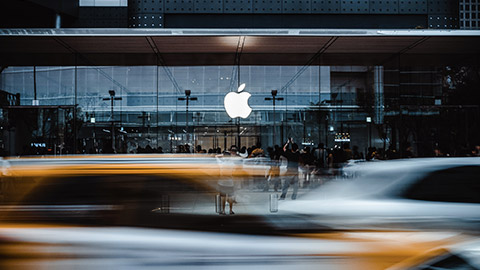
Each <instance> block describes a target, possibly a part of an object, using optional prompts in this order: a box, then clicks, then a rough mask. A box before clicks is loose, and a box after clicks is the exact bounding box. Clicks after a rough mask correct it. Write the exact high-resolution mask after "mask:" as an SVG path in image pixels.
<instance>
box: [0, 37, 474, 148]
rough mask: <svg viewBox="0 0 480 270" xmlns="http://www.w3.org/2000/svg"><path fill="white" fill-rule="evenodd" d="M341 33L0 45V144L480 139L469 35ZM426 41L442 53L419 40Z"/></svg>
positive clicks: (432, 144) (460, 143) (432, 143)
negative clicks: (29, 47) (146, 45)
mask: <svg viewBox="0 0 480 270" xmlns="http://www.w3.org/2000/svg"><path fill="white" fill-rule="evenodd" d="M340 32H341V31H340ZM340 32H339V34H338V33H337V34H336V35H335V36H328V37H321V38H320V37H318V36H316V37H314V38H312V39H309V40H308V42H305V43H302V44H300V43H295V40H294V39H292V38H291V37H290V40H288V38H285V37H283V38H281V39H275V40H268V39H267V38H265V39H264V40H262V39H263V37H249V36H247V37H246V40H245V37H243V39H244V44H241V45H242V47H239V44H240V42H239V41H238V40H239V38H238V36H232V37H231V39H232V41H231V43H232V44H226V43H228V40H227V41H226V43H225V44H223V43H221V42H219V41H218V40H216V41H215V42H214V44H215V45H212V46H211V47H210V48H200V47H201V46H199V45H198V44H196V45H195V46H193V45H190V47H188V48H187V45H185V44H189V43H188V42H177V43H175V44H177V45H175V46H173V45H171V46H169V47H168V49H169V50H174V49H178V50H179V52H176V53H169V54H160V53H158V51H155V50H153V51H155V53H157V57H155V54H153V57H151V56H150V55H148V56H145V55H146V54H145V53H144V52H143V51H142V50H141V49H139V48H128V46H132V47H135V46H133V45H128V44H127V43H128V42H127V43H122V42H117V43H116V45H115V46H111V44H112V43H115V40H113V41H112V42H109V43H108V44H110V45H109V46H110V47H108V46H107V48H102V47H101V46H99V45H98V44H96V45H95V46H94V44H86V45H89V46H90V47H88V49H87V50H84V51H83V52H80V51H81V50H82V49H81V45H82V43H81V42H78V41H75V40H73V39H69V38H63V37H59V39H60V40H63V41H65V42H66V43H69V44H75V45H77V47H75V46H73V45H72V48H74V49H75V50H76V54H74V55H75V57H73V58H72V57H71V54H70V53H69V55H70V56H66V58H62V57H61V56H58V55H59V53H60V52H59V51H55V52H51V51H50V50H54V47H52V46H46V44H44V43H46V42H47V41H48V42H49V41H50V40H45V41H42V42H44V43H39V44H37V46H40V47H36V48H37V49H36V50H39V51H40V53H38V52H29V53H30V56H32V55H35V53H36V56H32V57H33V58H35V59H36V60H35V61H33V60H32V61H29V59H27V58H26V57H24V56H20V54H18V55H16V56H15V54H14V53H15V52H16V51H15V50H16V49H15V48H22V47H21V46H14V45H11V46H10V47H8V46H7V45H5V46H7V49H5V48H3V52H8V50H10V51H11V53H12V54H13V56H11V57H12V60H11V61H10V62H11V64H10V65H8V66H7V67H4V66H2V69H3V70H2V72H1V73H0V90H1V94H2V97H1V98H2V108H1V110H2V113H1V121H2V122H3V125H2V126H3V127H4V128H2V130H1V133H2V134H1V135H2V136H1V138H2V151H3V154H4V155H31V154H43V155H44V154H51V155H59V154H70V153H85V154H92V153H112V152H116V153H142V152H152V153H154V152H164V153H170V152H184V151H186V148H189V149H190V152H193V151H198V150H200V149H202V152H212V151H213V152H216V151H218V150H219V149H220V151H223V150H225V149H228V148H229V147H230V146H232V145H236V146H237V147H238V148H241V147H243V146H245V147H251V146H252V145H258V144H261V146H262V148H263V149H266V148H267V147H272V146H274V145H282V144H283V143H285V141H286V140H287V139H288V138H293V140H294V141H295V142H296V143H297V144H298V145H299V146H300V147H310V148H313V147H317V146H318V145H319V144H320V143H323V144H324V145H325V146H326V147H328V148H331V147H335V146H336V145H337V146H345V145H349V146H350V147H354V146H356V147H358V149H359V151H360V152H363V153H366V152H367V151H368V148H369V147H376V148H377V149H383V150H385V151H386V149H389V148H390V149H396V150H397V151H399V152H401V151H402V150H403V149H406V148H407V147H409V146H411V147H412V148H413V151H414V152H415V154H416V155H417V156H429V155H431V153H433V150H434V149H436V148H441V149H442V151H444V152H449V153H454V152H455V151H457V150H458V149H460V148H461V147H470V146H472V145H475V144H476V143H478V142H476V141H475V140H476V139H477V138H478V132H480V127H479V126H478V123H480V119H479V118H480V109H479V106H478V100H479V99H476V101H471V100H473V99H468V98H464V96H465V95H475V94H474V93H473V92H472V93H470V92H469V91H470V89H475V88H478V83H479V82H478V78H477V77H478V74H477V73H478V53H479V48H480V45H479V44H478V38H476V39H474V40H471V41H474V42H470V41H469V42H463V41H462V42H459V43H457V44H453V43H455V42H456V40H453V39H454V38H455V37H452V40H447V41H450V43H448V42H447V43H444V42H438V40H435V38H436V37H435V35H433V36H431V37H430V36H429V37H426V38H425V36H424V35H425V34H424V33H422V34H419V35H418V36H413V37H412V36H409V37H407V38H405V39H399V38H398V37H396V36H392V37H391V38H390V39H388V40H386V39H385V37H378V40H377V41H372V36H367V37H362V36H361V35H363V34H361V33H358V34H357V36H356V37H355V38H358V41H355V40H351V39H352V37H349V36H348V35H349V34H348V33H346V32H345V33H344V35H343V34H342V33H340ZM359 36H360V37H359ZM57 38H58V37H57ZM89 38H90V40H91V42H95V41H94V40H95V39H94V38H93V37H89ZM141 38H142V42H145V37H141ZM149 38H150V39H149ZM187 38H188V37H187ZM373 38H375V36H373ZM313 39H315V40H313ZM444 39H446V38H445V37H444ZM36 40H37V39H32V40H28V42H30V43H31V42H36ZM87 40H88V39H87ZM149 40H155V39H154V38H153V39H152V38H151V37H148V38H147V41H149ZM13 41H15V42H22V40H19V41H17V40H13ZM13 41H12V42H13ZM63 41H62V42H63ZM253 41H255V42H257V43H256V44H254V43H252V42H253ZM386 41H387V42H386ZM75 42H78V43H75ZM82 42H84V43H88V42H86V41H82ZM135 42H136V41H135ZM165 42H168V40H166V41H165ZM249 42H250V43H249ZM278 42H280V44H278ZM358 42H364V44H363V45H365V46H363V47H361V46H360V47H359V46H358V45H359V43H358ZM419 42H421V43H419ZM57 43H58V42H57ZM60 43H61V42H60ZM130 43H131V44H133V43H134V42H130ZM200 43H201V42H200ZM289 43H292V44H293V45H291V46H290V47H289V45H288V44H289ZM320 43H321V44H320ZM440 43H442V44H444V46H439V45H438V44H440ZM161 44H162V43H161V42H157V43H156V46H157V47H158V48H159V51H162V50H163V51H165V48H164V49H162V48H161ZM178 44H183V45H178ZM379 44H384V45H385V46H384V47H382V48H380V46H379ZM412 44H413V45H412ZM445 44H452V45H451V47H448V46H447V45H445ZM459 44H460V45H462V46H464V47H465V48H461V49H458V46H460V45H459ZM127 45H128V46H127ZM150 45H151V43H150ZM200 45H202V44H200ZM230 45H232V46H230ZM477 45H479V46H477ZM5 46H4V47H5ZM41 46H44V47H43V48H42V47H41ZM122 46H124V47H125V48H123V49H124V51H122V52H119V51H118V50H121V49H122V48H120V47H122ZM182 46H183V49H184V51H183V52H182V51H181V50H182V48H177V47H182ZM229 46H230V47H232V48H230V47H229ZM412 46H413V47H412ZM422 46H423V47H422ZM226 47H228V50H229V51H228V53H226V52H225V50H226V49H225V48H226ZM23 48H24V47H23ZM94 48H96V49H94ZM312 48H313V49H312ZM402 48H409V50H410V51H403V52H402ZM102 49H104V50H111V51H110V52H109V53H110V54H111V55H113V56H112V57H105V55H101V54H99V53H101V52H102V51H101V50H102ZM187 49H188V50H190V52H188V53H185V50H187ZM293 49H295V50H296V51H289V50H293ZM431 49H434V51H435V50H436V52H437V55H431V54H426V53H425V51H428V50H431ZM42 50H43V51H42ZM92 50H99V51H98V52H96V51H95V52H93V53H92V52H90V51H92ZM115 50H116V51H115ZM132 50H137V51H135V52H134V53H131V51H132ZM242 50H243V54H242V53H241V52H242ZM248 50H251V51H248ZM276 50H277V51H278V54H276V53H273V52H275V51H276ZM299 50H300V51H299ZM355 50H357V51H355ZM351 51H352V52H351ZM398 52H402V54H401V55H399V53H398ZM21 53H22V54H23V55H25V52H21ZM67 53H68V52H67ZM120 54H122V56H121V57H117V56H118V55H120ZM65 55H67V54H65ZM131 55H135V57H131ZM469 55H470V56H471V55H476V57H473V58H472V57H468V56H469ZM438 56H441V57H438ZM460 56H461V57H460ZM6 57H10V56H6ZM13 57H16V58H15V59H13ZM129 57H130V58H129ZM422 57H423V58H422ZM70 59H73V60H70ZM152 59H153V60H152ZM439 59H440V60H441V61H439ZM459 59H461V61H464V62H460V63H458V62H457V63H455V62H454V61H458V60H459ZM5 61H9V59H8V58H7V59H6V60H5ZM465 61H466V62H465ZM468 61H474V62H472V63H470V62H468ZM475 61H477V62H475ZM450 63H451V64H452V65H450ZM459 74H460V75H461V76H463V77H461V78H460V79H459V76H460V75H459ZM471 74H473V75H472V76H470V75H471ZM475 74H477V75H475ZM476 76H477V77H476ZM458 80H462V81H458ZM476 92H478V91H476ZM476 95H477V97H478V93H477V94H476ZM470 97H471V96H470ZM471 102H473V103H471ZM475 102H476V103H475ZM458 117H462V119H465V123H459V122H458V121H457V120H456V119H458ZM456 125H458V127H456ZM466 126H469V128H468V129H467V128H466ZM452 127H456V128H455V130H456V132H457V134H451V132H450V131H448V130H451V129H452ZM186 145H188V147H185V146H186Z"/></svg>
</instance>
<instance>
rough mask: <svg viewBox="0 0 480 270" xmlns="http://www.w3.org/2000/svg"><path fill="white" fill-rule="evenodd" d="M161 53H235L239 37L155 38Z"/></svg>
mask: <svg viewBox="0 0 480 270" xmlns="http://www.w3.org/2000/svg"><path fill="white" fill-rule="evenodd" d="M153 40H154V41H155V44H156V45H157V48H158V50H159V51H160V53H208V52H211V53H235V52H236V50H237V44H238V40H239V37H237V36H225V37H211V36H206V37H205V36H190V37H188V36H187V37H153Z"/></svg>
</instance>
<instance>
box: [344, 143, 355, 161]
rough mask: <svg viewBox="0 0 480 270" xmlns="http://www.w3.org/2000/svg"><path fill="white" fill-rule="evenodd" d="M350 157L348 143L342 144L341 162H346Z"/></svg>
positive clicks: (351, 155)
mask: <svg viewBox="0 0 480 270" xmlns="http://www.w3.org/2000/svg"><path fill="white" fill-rule="evenodd" d="M352 158H353V153H352V150H351V149H350V144H349V143H345V144H344V145H343V162H342V163H344V162H347V161H349V160H350V159H352Z"/></svg>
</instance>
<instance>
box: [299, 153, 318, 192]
mask: <svg viewBox="0 0 480 270" xmlns="http://www.w3.org/2000/svg"><path fill="white" fill-rule="evenodd" d="M314 163H315V157H314V156H313V154H312V153H311V151H310V147H308V146H307V147H305V148H304V149H303V152H302V153H301V154H300V165H301V167H302V173H303V186H308V185H309V184H310V177H311V174H312V172H313V168H314Z"/></svg>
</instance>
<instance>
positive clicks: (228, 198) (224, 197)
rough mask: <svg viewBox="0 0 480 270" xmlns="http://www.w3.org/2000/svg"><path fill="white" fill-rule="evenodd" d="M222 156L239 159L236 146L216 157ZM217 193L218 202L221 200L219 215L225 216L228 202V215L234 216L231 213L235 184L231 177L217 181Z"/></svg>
mask: <svg viewBox="0 0 480 270" xmlns="http://www.w3.org/2000/svg"><path fill="white" fill-rule="evenodd" d="M224 156H229V157H239V156H238V154H237V146H235V145H232V146H231V147H230V149H229V151H228V152H225V153H224V154H222V155H217V157H224ZM218 191H219V192H220V200H221V201H220V204H221V210H220V213H219V214H220V215H226V213H225V207H226V204H227V202H228V206H229V210H230V211H229V214H230V215H234V214H235V213H234V212H233V204H234V203H235V202H236V201H235V183H234V182H233V179H232V176H231V175H230V177H228V178H227V179H222V180H219V181H218Z"/></svg>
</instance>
